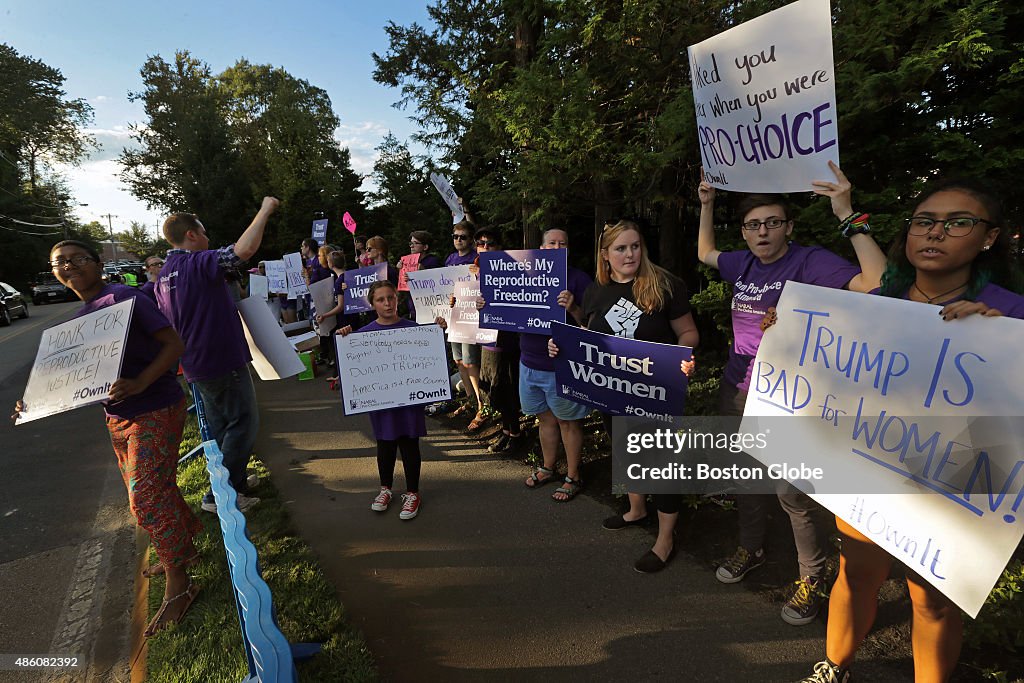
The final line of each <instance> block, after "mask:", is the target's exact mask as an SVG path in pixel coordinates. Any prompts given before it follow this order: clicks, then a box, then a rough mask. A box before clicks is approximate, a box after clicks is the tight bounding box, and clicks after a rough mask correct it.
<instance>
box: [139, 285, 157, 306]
mask: <svg viewBox="0 0 1024 683" xmlns="http://www.w3.org/2000/svg"><path fill="white" fill-rule="evenodd" d="M139 291H140V292H142V293H143V294H145V295H146V296H148V297H149V298H150V299H152V300H153V302H154V303H156V283H155V282H148V281H147V282H146V284H144V285H142V286H141V287H139Z"/></svg>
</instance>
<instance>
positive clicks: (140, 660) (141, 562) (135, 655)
mask: <svg viewBox="0 0 1024 683" xmlns="http://www.w3.org/2000/svg"><path fill="white" fill-rule="evenodd" d="M148 550H149V534H147V533H146V532H145V531H144V530H143V529H142V527H140V526H138V525H136V526H135V556H136V560H135V581H134V584H133V585H134V587H135V588H134V598H133V600H132V615H131V618H130V620H129V626H128V629H129V633H128V642H129V652H130V662H131V664H130V671H131V678H130V681H131V683H144V681H145V680H146V673H147V672H146V653H147V648H146V639H145V638H144V637H143V635H142V634H143V633H144V632H145V630H146V623H147V622H148V621H149V579H147V578H146V577H144V576H143V575H142V570H143V569H144V568H145V567H146V562H147V556H148V554H149V553H148Z"/></svg>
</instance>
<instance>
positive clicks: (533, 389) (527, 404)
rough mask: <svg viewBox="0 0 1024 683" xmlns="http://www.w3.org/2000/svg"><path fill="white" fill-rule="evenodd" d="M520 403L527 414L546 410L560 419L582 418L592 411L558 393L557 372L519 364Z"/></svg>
mask: <svg viewBox="0 0 1024 683" xmlns="http://www.w3.org/2000/svg"><path fill="white" fill-rule="evenodd" d="M519 403H520V404H521V405H522V406H523V412H524V413H525V414H527V415H540V414H541V413H543V412H544V411H546V410H550V411H551V413H552V414H553V415H554V416H555V417H557V418H558V419H559V420H582V419H583V418H585V417H586V416H587V415H588V414H589V413H590V408H589V407H588V406H585V405H582V404H579V403H576V402H575V401H570V400H569V399H567V398H563V397H561V396H559V395H558V383H557V382H556V381H555V373H554V372H547V371H545V370H534V369H533V368H528V367H526V366H525V365H523V364H522V363H520V364H519Z"/></svg>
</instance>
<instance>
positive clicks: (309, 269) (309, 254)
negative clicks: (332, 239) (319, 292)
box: [299, 237, 331, 285]
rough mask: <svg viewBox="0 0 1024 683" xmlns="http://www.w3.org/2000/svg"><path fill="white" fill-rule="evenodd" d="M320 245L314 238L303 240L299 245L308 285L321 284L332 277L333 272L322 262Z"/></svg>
mask: <svg viewBox="0 0 1024 683" xmlns="http://www.w3.org/2000/svg"><path fill="white" fill-rule="evenodd" d="M319 251H320V243H319V242H317V241H316V240H315V239H313V238H312V237H307V238H306V239H304V240H302V244H300V245H299V254H300V255H301V256H302V267H303V268H304V270H305V273H304V274H305V276H306V284H307V285H311V284H313V283H314V282H320V281H321V280H324V279H327V278H329V277H330V276H331V270H330V268H328V267H327V266H326V265H324V264H322V263H321V262H320V256H319Z"/></svg>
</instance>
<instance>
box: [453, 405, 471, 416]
mask: <svg viewBox="0 0 1024 683" xmlns="http://www.w3.org/2000/svg"><path fill="white" fill-rule="evenodd" d="M469 411H470V407H469V406H459V407H458V408H456V409H455V410H454V411H453V412H451V413H448V417H462V416H463V415H465V414H466V413H468V412H469Z"/></svg>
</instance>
